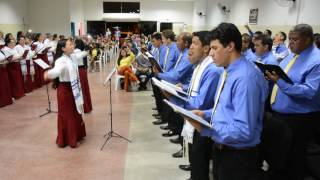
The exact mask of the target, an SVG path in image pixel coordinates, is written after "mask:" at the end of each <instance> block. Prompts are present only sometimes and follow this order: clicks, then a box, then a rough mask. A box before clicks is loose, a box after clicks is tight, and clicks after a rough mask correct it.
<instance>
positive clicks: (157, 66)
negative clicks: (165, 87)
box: [146, 52, 163, 73]
mask: <svg viewBox="0 0 320 180" xmlns="http://www.w3.org/2000/svg"><path fill="white" fill-rule="evenodd" d="M146 55H147V57H148V59H149V61H150V63H151V65H152V67H156V68H157V69H158V71H159V72H160V73H162V72H163V70H162V68H161V66H160V65H159V63H158V62H157V60H156V59H155V58H154V57H153V56H152V55H151V54H150V53H149V52H146Z"/></svg>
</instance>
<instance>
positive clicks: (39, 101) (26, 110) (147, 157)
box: [0, 68, 188, 180]
mask: <svg viewBox="0 0 320 180" xmlns="http://www.w3.org/2000/svg"><path fill="white" fill-rule="evenodd" d="M108 69H110V68H108ZM106 75H107V73H106V71H103V72H100V73H98V72H96V73H89V81H90V89H91V96H92V102H93V108H94V110H93V111H92V112H91V113H90V114H87V115H85V116H84V120H85V123H86V130H87V137H86V139H85V141H84V142H83V143H82V144H81V145H80V146H79V147H78V148H76V149H71V148H69V147H67V148H63V149H61V148H58V147H57V146H56V144H55V138H56V130H57V127H56V123H57V121H56V119H57V115H56V114H49V115H47V116H44V117H42V118H39V115H40V114H42V113H43V112H45V109H46V107H47V97H46V91H45V88H44V87H43V88H42V89H38V90H36V91H34V92H32V93H31V94H29V95H27V96H25V97H23V98H22V99H20V100H17V101H16V102H15V103H14V104H13V105H10V106H6V107H4V108H0V179H1V180H2V179H4V180H11V179H32V180H35V179H59V180H60V179H68V180H72V179H77V180H79V179H81V180H82V179H88V180H94V179H99V180H100V179H108V180H109V179H110V180H121V179H126V180H144V179H146V180H149V179H166V180H169V179H173V180H179V179H186V178H187V177H188V173H185V172H182V171H180V170H178V168H177V166H178V164H184V163H185V160H183V159H173V158H171V154H172V153H174V152H176V151H177V150H178V149H179V147H178V146H176V145H173V144H170V143H169V141H168V139H165V138H162V137H161V130H160V129H159V128H158V127H156V126H154V125H152V121H153V120H152V118H151V113H152V112H151V107H152V106H154V105H153V100H152V98H151V97H150V94H151V92H136V93H127V92H124V91H117V92H113V96H112V99H113V115H114V118H113V120H114V130H115V131H116V132H117V133H119V134H121V135H123V136H125V137H129V138H130V139H131V140H132V141H133V142H132V143H130V144H128V143H127V142H126V141H124V140H121V139H118V138H112V139H111V141H109V142H108V143H107V145H106V146H105V148H104V149H103V151H100V147H101V145H102V144H103V142H104V140H105V138H103V135H104V134H105V133H106V132H107V131H108V130H109V114H108V112H109V101H108V100H109V99H108V98H109V91H108V90H109V89H108V88H107V87H104V86H103V85H102V83H103V81H104V78H105V77H106ZM113 89H114V88H112V90H113ZM50 97H51V99H52V104H53V110H56V109H57V108H56V91H55V90H52V89H51V88H50Z"/></svg>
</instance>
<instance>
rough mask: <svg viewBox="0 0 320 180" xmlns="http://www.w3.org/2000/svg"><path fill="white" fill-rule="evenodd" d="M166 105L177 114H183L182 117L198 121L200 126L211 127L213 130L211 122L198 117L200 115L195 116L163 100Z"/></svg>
mask: <svg viewBox="0 0 320 180" xmlns="http://www.w3.org/2000/svg"><path fill="white" fill-rule="evenodd" d="M163 101H164V102H165V103H167V104H168V105H169V106H170V107H171V108H172V109H173V110H174V111H175V112H177V113H179V114H181V115H182V116H184V117H187V118H189V119H192V120H194V121H197V122H199V123H200V124H202V125H204V126H206V127H209V128H211V125H210V123H209V122H207V121H206V120H204V119H203V118H202V117H200V116H198V115H195V114H194V113H193V112H192V111H188V110H186V109H184V108H182V107H180V106H177V105H175V104H173V103H172V102H170V101H168V100H166V99H164V100H163Z"/></svg>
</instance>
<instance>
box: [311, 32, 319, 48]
mask: <svg viewBox="0 0 320 180" xmlns="http://www.w3.org/2000/svg"><path fill="white" fill-rule="evenodd" d="M313 39H314V43H315V44H316V46H317V47H318V48H319V49H320V34H319V33H315V34H314V35H313Z"/></svg>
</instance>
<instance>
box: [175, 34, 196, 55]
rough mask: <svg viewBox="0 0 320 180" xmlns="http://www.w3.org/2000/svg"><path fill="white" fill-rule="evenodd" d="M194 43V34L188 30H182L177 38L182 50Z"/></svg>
mask: <svg viewBox="0 0 320 180" xmlns="http://www.w3.org/2000/svg"><path fill="white" fill-rule="evenodd" d="M191 43H192V35H191V34H190V33H188V32H182V33H180V34H179V36H178V38H177V46H178V48H179V49H180V51H183V50H184V49H185V48H189V47H190V45H191Z"/></svg>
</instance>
